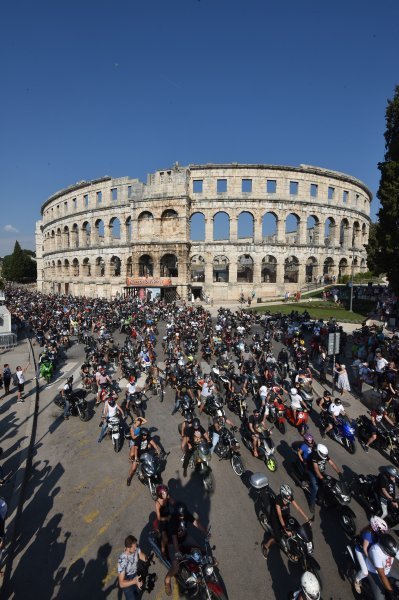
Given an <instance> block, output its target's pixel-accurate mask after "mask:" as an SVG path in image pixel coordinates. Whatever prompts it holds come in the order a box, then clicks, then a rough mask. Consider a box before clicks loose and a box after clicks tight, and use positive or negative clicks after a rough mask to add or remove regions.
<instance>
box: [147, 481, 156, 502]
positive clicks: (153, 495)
mask: <svg viewBox="0 0 399 600" xmlns="http://www.w3.org/2000/svg"><path fill="white" fill-rule="evenodd" d="M148 489H149V490H150V494H151V498H152V499H153V500H154V501H155V500H157V498H158V496H157V486H156V485H155V483H154V482H153V481H151V479H150V480H149V482H148Z"/></svg>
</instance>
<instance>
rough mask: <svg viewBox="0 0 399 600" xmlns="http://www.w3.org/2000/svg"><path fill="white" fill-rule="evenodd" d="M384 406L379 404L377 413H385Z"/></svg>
mask: <svg viewBox="0 0 399 600" xmlns="http://www.w3.org/2000/svg"><path fill="white" fill-rule="evenodd" d="M384 412H385V411H384V407H383V406H379V407H378V408H376V413H377V415H383V414H384Z"/></svg>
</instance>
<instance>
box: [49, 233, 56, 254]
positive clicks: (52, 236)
mask: <svg viewBox="0 0 399 600" xmlns="http://www.w3.org/2000/svg"><path fill="white" fill-rule="evenodd" d="M50 247H51V249H52V250H55V231H54V229H52V230H51V246H50Z"/></svg>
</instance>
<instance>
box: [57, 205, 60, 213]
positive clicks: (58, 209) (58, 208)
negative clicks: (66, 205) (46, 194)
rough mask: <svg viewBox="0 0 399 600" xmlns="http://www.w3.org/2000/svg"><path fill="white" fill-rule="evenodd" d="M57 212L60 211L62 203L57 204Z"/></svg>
mask: <svg viewBox="0 0 399 600" xmlns="http://www.w3.org/2000/svg"><path fill="white" fill-rule="evenodd" d="M57 212H60V205H59V204H57Z"/></svg>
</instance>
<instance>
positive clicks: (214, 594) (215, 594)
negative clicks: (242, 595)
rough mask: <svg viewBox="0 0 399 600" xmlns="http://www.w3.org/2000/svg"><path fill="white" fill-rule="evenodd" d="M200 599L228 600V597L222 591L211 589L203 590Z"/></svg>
mask: <svg viewBox="0 0 399 600" xmlns="http://www.w3.org/2000/svg"><path fill="white" fill-rule="evenodd" d="M200 598H201V600H209V598H211V600H227V596H226V594H224V593H223V592H222V590H215V589H213V590H212V589H209V587H208V588H207V589H206V590H202V593H201V596H200Z"/></svg>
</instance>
